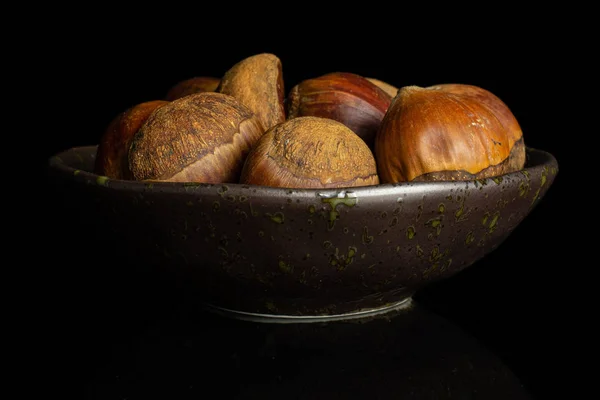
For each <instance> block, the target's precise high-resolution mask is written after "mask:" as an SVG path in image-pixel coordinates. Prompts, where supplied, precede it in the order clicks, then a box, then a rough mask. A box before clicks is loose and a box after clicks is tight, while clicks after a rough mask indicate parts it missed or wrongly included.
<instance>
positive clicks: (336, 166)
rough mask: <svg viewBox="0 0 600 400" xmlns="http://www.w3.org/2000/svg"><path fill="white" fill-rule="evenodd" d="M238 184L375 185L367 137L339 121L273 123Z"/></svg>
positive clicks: (310, 119) (300, 119) (312, 119)
mask: <svg viewBox="0 0 600 400" xmlns="http://www.w3.org/2000/svg"><path fill="white" fill-rule="evenodd" d="M240 183H244V184H254V185H262V186H272V187H285V188H337V187H351V186H368V185H377V184H378V183H379V178H378V176H377V167H376V163H375V159H374V157H373V153H372V152H371V150H370V149H369V147H368V146H367V145H366V144H365V142H364V141H363V140H362V139H361V138H359V137H358V136H357V135H356V134H355V133H354V132H352V130H350V128H348V127H347V126H345V125H344V124H342V123H341V122H338V121H335V120H332V119H328V118H320V117H297V118H294V119H290V120H287V121H286V122H283V123H281V124H278V125H275V126H274V127H272V128H271V129H269V130H268V131H267V132H265V134H264V135H263V136H262V137H261V138H260V139H259V140H258V142H257V143H256V145H255V146H254V147H253V148H252V150H251V151H250V153H249V154H248V157H247V158H246V161H245V163H244V167H243V169H242V174H241V177H240Z"/></svg>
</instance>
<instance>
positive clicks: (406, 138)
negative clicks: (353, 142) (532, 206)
mask: <svg viewBox="0 0 600 400" xmlns="http://www.w3.org/2000/svg"><path fill="white" fill-rule="evenodd" d="M524 153H525V147H524V143H523V136H522V132H521V129H520V127H519V125H518V123H517V122H516V119H515V118H514V116H513V115H512V113H511V112H510V110H509V109H508V107H507V106H506V105H505V104H504V103H502V102H501V100H500V99H499V98H498V97H496V96H493V95H492V94H491V93H490V92H489V91H485V90H483V89H481V88H479V89H478V88H476V87H467V86H462V85H437V86H433V87H430V88H422V87H418V86H406V87H403V88H401V89H400V91H399V92H398V95H397V96H396V98H395V99H394V101H393V102H392V104H391V105H390V107H389V109H388V112H387V113H386V116H385V118H384V119H383V121H382V124H381V128H380V130H379V132H378V134H377V138H376V143H375V156H376V159H377V167H378V172H379V177H380V179H381V182H382V183H393V182H402V181H411V180H466V179H476V178H486V177H492V176H497V175H501V174H504V173H507V172H511V171H515V170H519V169H521V168H523V166H524V162H525V154H524Z"/></svg>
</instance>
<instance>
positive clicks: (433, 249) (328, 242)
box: [49, 146, 558, 322]
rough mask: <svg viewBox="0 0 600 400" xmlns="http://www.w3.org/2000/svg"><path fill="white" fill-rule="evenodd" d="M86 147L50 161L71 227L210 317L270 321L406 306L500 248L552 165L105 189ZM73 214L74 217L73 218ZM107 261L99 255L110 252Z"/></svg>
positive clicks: (538, 161)
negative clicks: (337, 180)
mask: <svg viewBox="0 0 600 400" xmlns="http://www.w3.org/2000/svg"><path fill="white" fill-rule="evenodd" d="M96 148H97V147H96V146H85V147H76V148H71V149H69V150H66V151H64V152H61V153H59V154H57V155H55V156H54V157H51V158H50V160H49V167H50V168H49V170H50V174H51V175H50V176H51V179H52V182H53V184H55V185H59V186H60V187H61V191H62V193H63V195H64V199H65V201H68V202H71V203H72V204H78V205H80V206H81V205H84V207H80V208H78V210H82V211H80V212H82V213H83V215H80V216H78V218H84V219H90V220H93V223H94V228H93V229H97V230H98V232H104V233H105V234H106V235H111V236H112V237H115V238H118V240H120V241H122V242H121V243H126V247H127V248H128V249H129V250H130V251H131V254H135V260H136V262H138V263H140V264H141V265H144V264H153V265H160V266H161V268H165V269H166V270H169V271H173V272H176V273H177V274H178V276H180V277H182V278H183V280H184V281H185V282H186V284H187V285H188V286H189V287H191V288H192V290H193V292H194V295H195V296H197V297H198V298H199V299H200V300H201V302H202V303H203V304H205V305H207V307H209V308H211V309H212V310H213V311H219V312H223V313H225V314H228V315H230V316H233V317H236V318H242V319H254V320H265V319H266V320H270V319H271V320H272V321H277V322H285V321H290V322H297V321H315V320H317V321H318V320H324V319H329V320H331V319H336V318H341V319H347V318H352V317H359V316H364V315H369V314H374V313H377V312H384V311H386V310H389V309H392V308H397V307H400V306H401V305H403V304H408V303H409V300H410V298H411V296H412V295H413V294H414V293H415V291H417V290H419V289H420V288H422V287H424V286H425V285H427V284H429V283H431V282H433V281H437V280H441V279H445V278H448V277H450V276H452V275H454V274H456V273H457V272H459V271H461V270H462V269H464V268H466V267H467V266H469V265H471V264H473V263H474V262H476V261H477V260H479V259H481V258H482V257H484V256H485V255H486V254H488V253H489V252H491V251H493V250H494V249H495V248H497V247H498V246H499V245H500V244H501V243H502V242H503V241H504V239H506V237H507V236H508V235H509V234H510V233H511V231H512V230H513V229H515V227H517V226H518V225H519V223H520V222H521V221H522V220H523V219H524V218H525V217H526V216H527V215H528V214H529V213H530V211H531V210H532V209H533V208H534V207H535V206H536V204H537V203H538V202H539V201H540V200H541V199H542V197H543V196H544V195H545V194H546V192H547V190H548V188H549V187H550V186H551V184H552V182H553V180H554V178H555V176H556V174H557V172H558V164H557V161H556V159H555V158H554V157H553V156H552V155H551V154H549V153H547V152H544V151H541V150H536V149H532V148H528V149H527V161H526V166H525V168H524V169H523V170H521V171H518V172H513V173H509V174H505V175H501V176H497V177H494V178H487V179H478V180H470V181H446V182H406V183H398V184H384V185H378V186H369V187H357V188H348V189H284V188H272V187H261V186H252V185H241V184H202V183H174V182H152V183H150V182H139V181H125V180H112V179H108V178H107V177H104V176H99V175H96V174H94V173H92V172H91V171H93V165H94V160H95V156H96ZM73 209H75V208H73ZM107 250H110V249H107Z"/></svg>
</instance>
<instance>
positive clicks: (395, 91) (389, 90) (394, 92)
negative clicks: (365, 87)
mask: <svg viewBox="0 0 600 400" xmlns="http://www.w3.org/2000/svg"><path fill="white" fill-rule="evenodd" d="M367 79H368V80H369V81H370V82H372V83H374V84H376V85H377V86H379V88H381V89H383V90H384V91H385V92H386V93H387V94H389V95H390V96H391V97H392V98H394V97H396V95H397V94H398V88H397V87H396V86H394V85H390V84H389V83H387V82H384V81H382V80H380V79H376V78H367Z"/></svg>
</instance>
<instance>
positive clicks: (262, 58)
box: [217, 53, 285, 131]
mask: <svg viewBox="0 0 600 400" xmlns="http://www.w3.org/2000/svg"><path fill="white" fill-rule="evenodd" d="M217 91H218V92H220V93H223V94H227V95H230V96H233V97H235V98H236V99H238V100H239V101H240V102H241V103H242V104H244V105H245V106H246V107H248V108H249V109H250V110H251V111H252V112H254V113H255V114H256V116H257V117H258V120H259V121H260V123H261V124H262V126H263V129H264V130H265V131H266V130H267V129H269V128H271V127H272V126H273V125H276V124H278V123H280V122H283V121H285V109H284V105H283V103H284V100H285V92H284V82H283V73H282V69H281V60H279V58H278V57H277V56H275V55H274V54H270V53H261V54H256V55H253V56H250V57H247V58H245V59H243V60H241V61H239V62H238V63H237V64H235V65H234V66H233V67H231V68H230V69H229V70H228V71H227V72H225V74H224V75H223V77H222V78H221V83H220V84H219V87H218V88H217Z"/></svg>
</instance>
